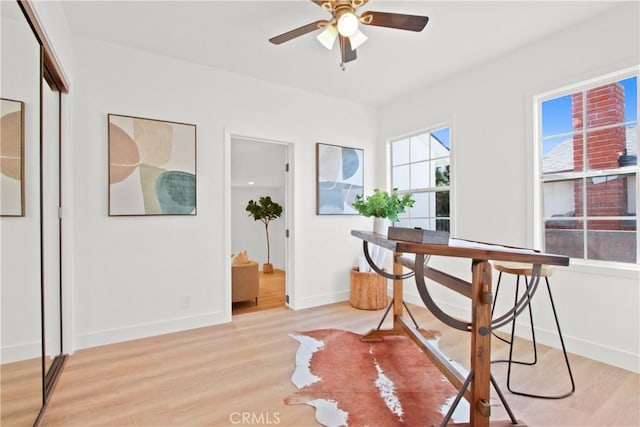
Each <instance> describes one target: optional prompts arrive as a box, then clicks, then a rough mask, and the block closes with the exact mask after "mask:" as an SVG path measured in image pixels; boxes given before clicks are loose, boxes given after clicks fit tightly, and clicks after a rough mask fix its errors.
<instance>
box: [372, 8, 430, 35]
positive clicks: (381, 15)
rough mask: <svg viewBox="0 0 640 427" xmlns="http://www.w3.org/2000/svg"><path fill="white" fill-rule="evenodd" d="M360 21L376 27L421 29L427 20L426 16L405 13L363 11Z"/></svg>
mask: <svg viewBox="0 0 640 427" xmlns="http://www.w3.org/2000/svg"><path fill="white" fill-rule="evenodd" d="M360 22H362V23H363V24H365V25H374V26H377V27H387V28H396V29H398V30H409V31H422V30H424V27H426V25H427V22H429V17H428V16H418V15H405V14H402V13H389V12H364V13H363V14H362V15H361V16H360Z"/></svg>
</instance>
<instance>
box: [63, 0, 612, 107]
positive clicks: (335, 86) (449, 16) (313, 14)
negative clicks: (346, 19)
mask: <svg viewBox="0 0 640 427" xmlns="http://www.w3.org/2000/svg"><path fill="white" fill-rule="evenodd" d="M615 3H616V2H612V1H518V0H512V1H494V2H488V1H480V0H474V1H457V0H448V1H425V0H414V1H385V0H370V1H369V4H367V5H365V6H363V7H362V8H361V9H359V12H363V11H365V10H375V11H383V12H397V13H408V14H416V15H426V16H429V18H430V20H429V23H428V25H427V27H426V29H425V30H424V31H423V32H421V33H414V32H410V31H401V30H394V29H388V28H380V27H371V26H366V27H364V28H363V29H362V31H363V32H364V33H365V34H366V35H367V36H368V37H369V40H368V41H367V42H366V43H365V44H364V45H362V46H361V47H360V48H359V49H358V50H357V53H358V59H357V60H356V61H354V62H351V63H348V64H347V69H346V71H342V70H341V69H340V67H339V62H340V54H339V50H338V46H337V45H336V46H334V49H333V51H328V50H327V49H326V48H324V47H323V46H322V45H320V43H319V42H318V41H317V40H316V39H315V37H314V36H315V33H310V34H307V35H305V36H302V37H300V38H297V39H295V40H292V41H289V42H287V43H284V44H282V45H279V46H276V45H273V44H271V43H269V42H268V39H269V38H271V37H273V36H275V35H278V34H281V33H283V32H286V31H289V30H291V29H293V28H296V27H299V26H301V25H304V24H307V23H310V22H313V21H316V20H319V19H326V18H327V17H328V16H329V14H328V13H327V12H325V11H324V10H323V9H321V8H320V7H318V6H317V5H316V4H314V3H313V2H312V1H311V0H289V1H270V0H263V1H245V0H233V1H219V0H218V1H126V2H125V1H63V5H64V10H65V13H66V16H67V19H68V21H69V25H70V28H71V31H72V33H73V34H79V35H84V36H88V37H91V38H95V39H99V40H103V41H107V42H111V43H115V44H120V45H125V46H129V47H132V48H138V49H143V50H146V51H149V52H154V53H157V54H161V55H167V56H172V57H175V58H179V59H183V60H186V61H190V62H195V63H199V64H204V65H209V66H212V67H215V68H220V69H224V70H228V71H231V72H235V73H240V74H244V75H248V76H253V77H256V78H259V79H264V80H268V81H271V82H275V83H279V84H283V85H288V86H293V87H296V88H299V89H302V90H305V91H310V92H316V93H321V94H325V95H328V96H333V97H339V98H344V99H348V100H351V101H354V102H358V103H362V104H366V105H371V106H380V105H383V104H385V103H387V102H389V101H390V100H392V99H394V98H396V97H398V96H401V95H403V94H406V93H409V92H411V91H413V90H416V89H420V88H423V87H428V86H430V85H433V84H435V83H437V82H438V81H439V80H441V79H444V78H447V77H449V76H451V75H454V74H457V73H460V72H462V71H465V70H467V69H470V68H472V67H476V66H478V65H480V64H482V63H484V62H487V61H490V60H492V59H494V58H496V57H498V56H500V55H503V54H505V53H507V52H510V51H513V50H515V49H517V48H518V47H519V46H523V45H525V44H528V43H532V42H534V41H535V40H538V39H540V38H543V37H545V36H547V35H549V34H551V33H553V32H556V31H559V30H561V29H563V28H565V27H567V26H571V25H573V24H575V23H577V22H580V21H583V20H586V19H588V18H591V17H593V16H596V15H598V14H600V13H602V12H603V11H604V10H606V9H608V8H611V7H615V6H616V4H615Z"/></svg>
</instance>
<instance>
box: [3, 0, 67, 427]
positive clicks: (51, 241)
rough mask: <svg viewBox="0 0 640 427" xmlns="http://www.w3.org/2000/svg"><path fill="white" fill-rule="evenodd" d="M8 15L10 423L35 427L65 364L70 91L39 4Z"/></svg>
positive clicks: (6, 391)
mask: <svg viewBox="0 0 640 427" xmlns="http://www.w3.org/2000/svg"><path fill="white" fill-rule="evenodd" d="M0 19H1V23H0V24H1V25H0V30H1V32H2V33H1V38H0V43H1V46H0V54H1V58H0V64H1V70H0V76H1V77H0V78H1V81H0V98H2V100H1V111H0V240H1V242H0V243H1V244H0V262H1V264H0V305H1V307H0V317H1V318H0V321H1V323H0V325H1V330H0V369H1V372H0V375H1V376H0V379H1V384H0V425H16V426H29V425H34V424H36V423H37V422H38V419H39V416H41V415H42V409H43V408H44V407H45V403H46V401H47V399H48V397H49V396H50V394H51V391H52V390H53V385H54V384H55V381H56V379H57V378H58V375H59V374H60V372H61V369H62V366H63V364H64V355H63V353H62V351H63V349H62V320H61V308H62V306H61V289H62V272H61V267H60V266H61V226H62V224H61V220H60V215H59V206H60V205H61V203H60V201H61V185H60V183H61V179H60V170H61V163H60V153H61V144H60V141H61V128H60V123H61V120H60V119H61V106H62V105H61V93H60V87H61V86H62V87H63V89H64V90H65V91H66V90H67V87H68V86H67V85H66V82H65V81H64V80H63V79H62V80H61V79H60V74H59V73H58V71H59V69H58V68H56V67H57V63H56V62H55V60H54V59H53V57H52V54H51V52H52V50H51V47H50V46H49V45H47V44H46V42H45V43H44V44H43V43H42V40H46V37H45V36H44V32H43V29H42V27H41V26H40V24H39V22H38V19H37V18H36V15H35V11H34V9H33V7H32V5H31V3H30V2H29V1H26V0H23V1H21V2H17V1H2V2H0ZM50 69H54V72H51V71H49V70H50ZM60 82H62V84H61V83H60Z"/></svg>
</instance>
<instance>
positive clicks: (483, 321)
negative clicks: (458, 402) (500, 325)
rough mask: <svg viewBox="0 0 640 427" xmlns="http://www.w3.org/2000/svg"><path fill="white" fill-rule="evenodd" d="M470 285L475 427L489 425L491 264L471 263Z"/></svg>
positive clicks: (472, 395)
mask: <svg viewBox="0 0 640 427" xmlns="http://www.w3.org/2000/svg"><path fill="white" fill-rule="evenodd" d="M472 271H473V279H472V283H471V294H472V295H471V299H472V302H471V307H472V309H471V315H472V319H473V320H472V331H471V371H472V372H473V373H474V375H473V381H472V382H471V402H470V403H471V408H470V409H471V414H470V418H471V419H470V421H471V425H472V426H474V427H484V426H488V425H489V417H490V416H491V407H490V406H489V398H490V394H489V393H490V390H489V387H490V384H491V299H492V298H491V265H490V264H489V263H488V262H487V261H484V260H474V261H473V267H472Z"/></svg>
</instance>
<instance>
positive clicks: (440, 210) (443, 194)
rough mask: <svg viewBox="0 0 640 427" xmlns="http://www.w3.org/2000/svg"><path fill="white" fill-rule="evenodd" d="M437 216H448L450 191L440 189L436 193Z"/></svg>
mask: <svg viewBox="0 0 640 427" xmlns="http://www.w3.org/2000/svg"><path fill="white" fill-rule="evenodd" d="M436 216H437V217H448V216H450V215H449V192H448V191H438V192H437V193H436Z"/></svg>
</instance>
